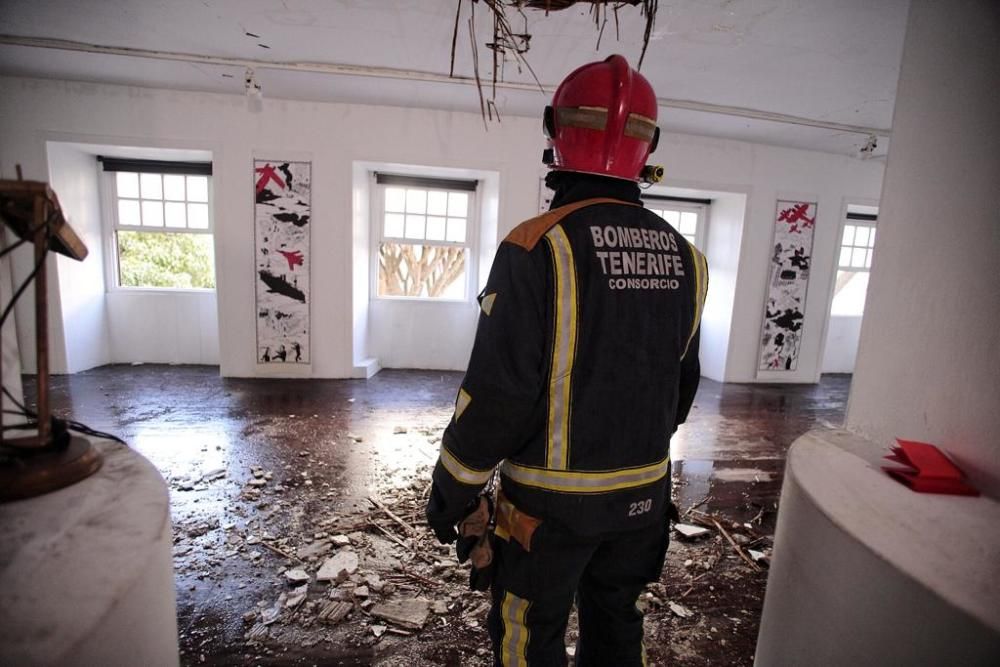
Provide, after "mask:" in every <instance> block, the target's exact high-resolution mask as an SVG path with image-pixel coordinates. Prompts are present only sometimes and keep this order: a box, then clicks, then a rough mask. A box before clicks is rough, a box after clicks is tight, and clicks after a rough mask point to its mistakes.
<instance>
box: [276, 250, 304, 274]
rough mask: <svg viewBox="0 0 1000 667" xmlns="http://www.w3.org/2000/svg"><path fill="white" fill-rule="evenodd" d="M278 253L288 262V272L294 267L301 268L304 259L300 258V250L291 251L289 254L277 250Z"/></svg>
mask: <svg viewBox="0 0 1000 667" xmlns="http://www.w3.org/2000/svg"><path fill="white" fill-rule="evenodd" d="M278 252H280V253H281V254H282V255H284V256H285V259H286V260H287V261H288V270H289V271H294V270H295V267H296V266H302V262H303V261H304V258H303V257H302V251H301V250H293V251H291V252H286V251H284V250H279V251H278Z"/></svg>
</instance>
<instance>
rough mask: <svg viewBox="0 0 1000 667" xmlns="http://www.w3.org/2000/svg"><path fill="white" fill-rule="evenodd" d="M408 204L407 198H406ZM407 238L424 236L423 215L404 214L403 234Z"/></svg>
mask: <svg viewBox="0 0 1000 667" xmlns="http://www.w3.org/2000/svg"><path fill="white" fill-rule="evenodd" d="M407 204H409V200H407ZM404 236H406V238H408V239H422V238H424V216H422V215H408V216H406V234H404Z"/></svg>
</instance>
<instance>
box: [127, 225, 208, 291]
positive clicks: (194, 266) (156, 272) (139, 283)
mask: <svg viewBox="0 0 1000 667" xmlns="http://www.w3.org/2000/svg"><path fill="white" fill-rule="evenodd" d="M118 278H119V284H120V285H121V286H122V287H174V288H208V289H211V288H213V287H215V256H214V254H213V252H212V235H211V234H187V233H184V232H130V231H119V232H118Z"/></svg>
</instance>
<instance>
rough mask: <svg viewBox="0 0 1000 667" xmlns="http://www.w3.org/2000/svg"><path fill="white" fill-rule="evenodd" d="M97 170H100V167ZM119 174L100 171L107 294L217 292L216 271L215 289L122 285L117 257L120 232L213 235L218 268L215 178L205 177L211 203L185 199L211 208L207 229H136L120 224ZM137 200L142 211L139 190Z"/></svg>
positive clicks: (213, 248) (161, 175)
mask: <svg viewBox="0 0 1000 667" xmlns="http://www.w3.org/2000/svg"><path fill="white" fill-rule="evenodd" d="M98 169H100V167H98ZM121 171H128V170H121ZM118 173H119V172H118V171H101V172H100V176H101V178H100V182H101V190H102V197H101V199H102V203H103V209H104V215H103V216H102V217H103V218H104V223H105V224H104V248H105V253H106V254H105V257H107V258H108V261H105V262H104V268H105V285H106V291H108V292H141V293H152V292H168V293H195V294H210V293H213V292H215V291H216V290H217V289H218V286H219V280H218V278H219V277H218V272H217V271H216V272H215V276H214V278H215V287H140V286H131V285H122V284H121V271H120V268H119V265H118V261H119V257H118V232H119V231H129V232H154V233H176V234H208V235H212V236H213V244H212V245H213V247H212V252H213V262H212V264H213V269H215V268H217V267H216V263H215V259H216V258H215V257H214V253H215V244H214V234H215V220H214V217H215V216H214V215H213V211H214V207H213V205H212V204H213V201H214V193H213V178H212V176H211V175H205V177H206V178H207V179H208V201H207V202H190V201H189V200H187V199H186V198H185V200H184V202H185V203H198V204H202V203H204V204H207V205H208V227H207V228H205V229H190V228H184V229H181V228H178V227H167V226H166V225H164V226H163V227H143V226H141V225H140V226H135V225H122V224H120V223H119V220H118V200H119V197H118V180H117V174H118ZM128 173H139V172H134V171H128ZM147 173H154V172H147ZM156 173H159V175H160V178H161V193H162V178H163V176H164V174H165V172H156ZM166 173H169V172H166ZM198 175H201V174H198ZM140 187H141V174H140ZM185 187H187V186H186V183H185ZM185 194H186V193H185ZM125 199H132V198H131V197H126V198H125ZM137 201H139V202H140V209H141V202H142V201H143V198H142V196H141V191H140V197H139V198H138V199H137ZM147 201H156V200H147ZM159 201H163V202H164V203H166V202H168V201H170V202H173V201H174V200H167V199H163V198H161V199H160V200H159ZM140 215H141V211H140Z"/></svg>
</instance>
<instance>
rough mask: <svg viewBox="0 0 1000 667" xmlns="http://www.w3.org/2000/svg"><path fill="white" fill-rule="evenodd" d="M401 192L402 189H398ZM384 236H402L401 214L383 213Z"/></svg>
mask: <svg viewBox="0 0 1000 667" xmlns="http://www.w3.org/2000/svg"><path fill="white" fill-rule="evenodd" d="M400 192H402V190H400ZM384 229H385V231H384V235H385V236H394V237H396V238H401V237H402V236H403V216H402V214H400V213H386V214H385V227H384Z"/></svg>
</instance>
